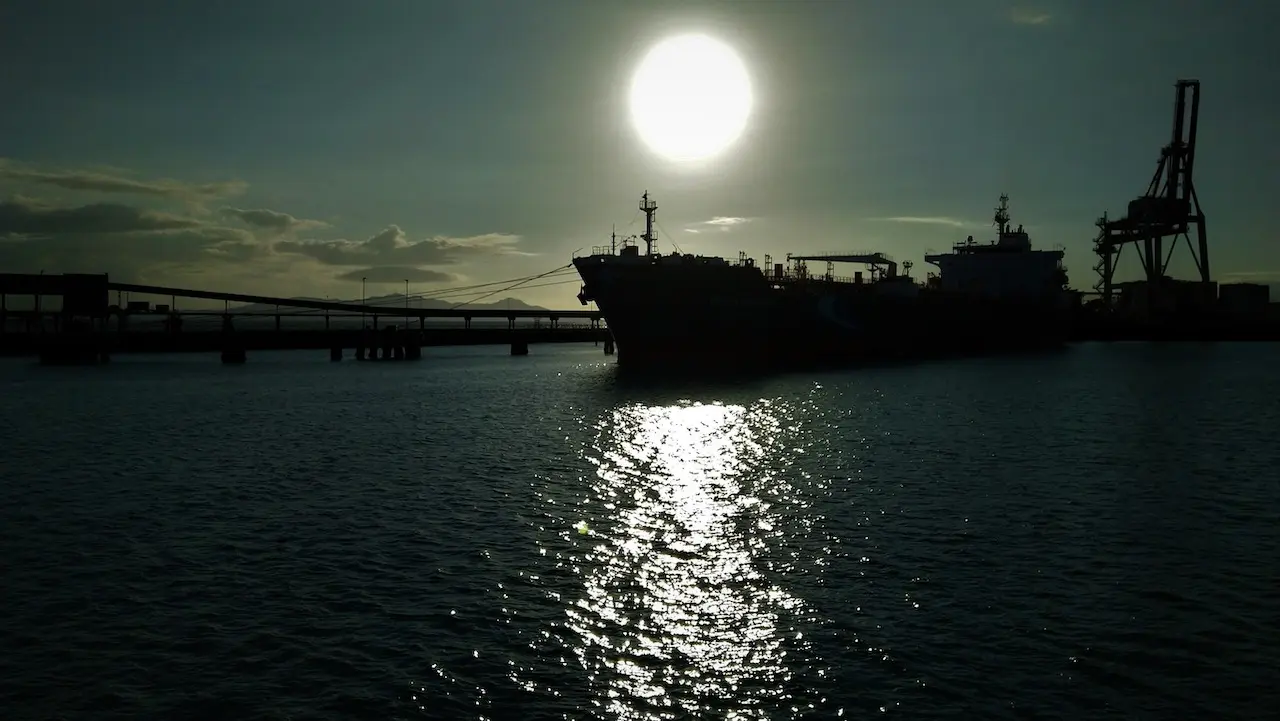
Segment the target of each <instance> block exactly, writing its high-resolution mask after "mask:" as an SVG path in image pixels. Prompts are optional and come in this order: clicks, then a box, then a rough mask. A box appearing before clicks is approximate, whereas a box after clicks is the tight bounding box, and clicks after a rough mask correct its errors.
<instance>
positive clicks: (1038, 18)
mask: <svg viewBox="0 0 1280 721" xmlns="http://www.w3.org/2000/svg"><path fill="white" fill-rule="evenodd" d="M1009 19H1010V20H1012V21H1013V22H1014V24H1016V25H1048V24H1049V23H1050V22H1052V21H1053V16H1052V15H1050V14H1049V13H1047V12H1044V11H1043V10H1039V9H1037V8H1030V7H1015V8H1013V9H1011V10H1010V11H1009Z"/></svg>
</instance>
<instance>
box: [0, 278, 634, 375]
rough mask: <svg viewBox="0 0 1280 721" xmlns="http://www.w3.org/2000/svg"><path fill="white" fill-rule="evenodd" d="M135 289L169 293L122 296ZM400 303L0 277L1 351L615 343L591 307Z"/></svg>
mask: <svg viewBox="0 0 1280 721" xmlns="http://www.w3.org/2000/svg"><path fill="white" fill-rule="evenodd" d="M113 294H114V295H115V298H116V302H115V303H111V302H110V299H111V297H112V295H113ZM136 295H143V296H152V297H160V298H166V299H168V300H169V302H168V303H153V302H151V301H134V300H124V299H125V298H131V297H132V296H136ZM15 297H16V298H17V299H21V300H22V301H24V302H22V303H20V304H16V303H14V299H15ZM180 300H186V301H188V303H189V302H190V301H191V300H200V301H204V305H205V306H208V305H209V303H208V301H221V302H222V304H223V308H222V309H221V310H216V309H211V308H208V307H196V308H191V309H185V308H182V307H180ZM401 302H403V303H404V305H392V304H390V303H387V302H367V301H366V302H351V301H342V300H315V299H301V298H279V297H274V296H265V295H249V294H243V293H225V292H218V291H209V290H194V289H187V288H174V287H168V286H151V285H138V284H132V283H115V282H112V281H111V280H110V279H109V278H108V277H107V276H106V275H69V274H68V275H43V274H42V275H19V274H0V355H9V356H14V355H19V356H21V355H38V356H40V358H41V360H42V361H43V362H46V363H64V364H83V363H98V362H103V361H105V360H107V359H108V358H109V357H110V356H111V355H113V354H117V353H220V354H221V357H222V360H223V362H226V363H241V362H245V360H246V359H247V357H248V356H249V354H250V353H251V352H252V351H262V350H322V351H325V352H327V353H328V354H329V357H330V358H331V359H332V360H342V359H343V358H344V357H345V356H346V354H347V353H348V352H351V353H353V357H354V358H355V359H357V360H379V361H381V360H416V359H419V358H421V349H422V348H424V347H437V346H458V345H503V346H509V347H510V349H511V353H512V354H513V355H526V354H528V353H529V348H530V346H536V345H538V344H545V343H588V342H589V343H595V344H597V345H603V346H604V349H603V352H604V353H605V354H607V355H608V354H612V351H613V340H612V337H611V336H610V334H609V331H608V329H607V327H605V324H604V322H603V318H602V316H601V315H600V313H599V311H596V310H548V309H535V308H515V309H498V308H475V307H467V306H465V305H463V304H459V306H458V307H452V308H422V307H417V308H415V307H411V306H410V305H409V304H408V296H407V294H406V296H405V298H404V300H402V301H401ZM233 303H235V304H236V305H235V306H233V305H232V304H233ZM15 305H21V306H23V307H14V306H15Z"/></svg>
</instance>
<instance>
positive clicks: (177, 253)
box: [0, 226, 264, 281]
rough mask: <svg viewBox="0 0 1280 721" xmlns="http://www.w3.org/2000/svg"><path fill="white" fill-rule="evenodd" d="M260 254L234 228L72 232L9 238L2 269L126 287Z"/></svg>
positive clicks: (0, 249) (1, 247) (2, 249)
mask: <svg viewBox="0 0 1280 721" xmlns="http://www.w3.org/2000/svg"><path fill="white" fill-rule="evenodd" d="M263 252H264V249H263V248H262V246H261V245H259V244H258V243H256V242H255V241H254V239H253V237H252V235H251V234H250V233H249V232H248V231H244V230H239V229H236V228H224V227H216V226H210V227H194V228H178V229H165V230H141V231H126V232H118V233H92V232H71V233H58V234H53V235H43V236H34V235H33V236H25V237H21V238H19V239H13V238H9V239H7V240H6V241H5V242H3V243H0V267H3V268H4V269H5V270H6V271H9V272H15V273H35V272H39V271H46V272H49V273H109V274H110V275H111V276H112V277H113V278H115V279H116V280H126V281H128V280H130V279H136V278H138V277H139V275H140V274H141V273H142V272H143V271H144V270H145V269H146V268H148V267H152V266H156V265H163V264H167V265H183V266H195V265H208V264H217V263H219V262H223V263H244V262H246V261H249V260H251V259H253V258H255V257H259V256H261V254H262V253H263Z"/></svg>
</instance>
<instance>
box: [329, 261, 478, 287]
mask: <svg viewBox="0 0 1280 721" xmlns="http://www.w3.org/2000/svg"><path fill="white" fill-rule="evenodd" d="M336 277H337V279H338V280H349V281H359V280H362V279H363V280H367V281H368V282H370V283H403V282H405V281H406V280H408V281H409V282H410V283H445V282H449V281H454V280H457V279H458V276H456V275H454V274H453V273H445V272H444V271H440V270H431V269H429V268H414V267H412V266H398V265H380V266H375V267H372V268H357V269H355V270H351V271H348V272H346V273H342V274H341V275H338V276H336Z"/></svg>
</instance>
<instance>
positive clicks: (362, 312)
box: [360, 278, 369, 328]
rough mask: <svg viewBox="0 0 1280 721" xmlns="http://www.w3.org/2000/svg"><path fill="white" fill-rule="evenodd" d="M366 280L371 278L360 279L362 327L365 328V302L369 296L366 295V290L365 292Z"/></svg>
mask: <svg viewBox="0 0 1280 721" xmlns="http://www.w3.org/2000/svg"><path fill="white" fill-rule="evenodd" d="M366 280H369V279H368V278H361V279H360V327H361V328H364V323H365V321H364V304H365V299H366V298H368V297H369V296H367V295H365V292H364V282H365V281H366Z"/></svg>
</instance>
